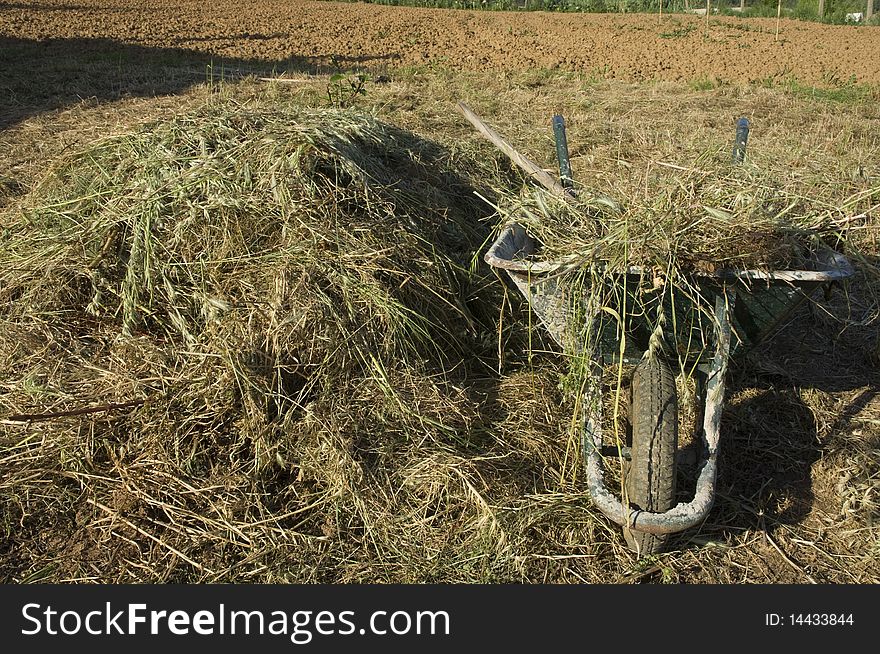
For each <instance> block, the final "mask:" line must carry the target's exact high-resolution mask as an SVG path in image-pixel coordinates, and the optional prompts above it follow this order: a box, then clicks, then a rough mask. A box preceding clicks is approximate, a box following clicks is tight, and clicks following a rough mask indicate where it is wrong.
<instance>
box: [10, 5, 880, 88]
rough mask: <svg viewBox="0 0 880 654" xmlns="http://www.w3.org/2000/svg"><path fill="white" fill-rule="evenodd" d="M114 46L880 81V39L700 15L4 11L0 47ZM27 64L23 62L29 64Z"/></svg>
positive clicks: (879, 31) (852, 30) (649, 74)
mask: <svg viewBox="0 0 880 654" xmlns="http://www.w3.org/2000/svg"><path fill="white" fill-rule="evenodd" d="M3 36H6V37H13V38H18V39H28V40H45V39H59V38H64V39H74V38H75V39H112V40H114V41H119V42H121V43H125V44H127V45H137V46H141V47H149V48H163V49H165V48H174V49H185V50H191V51H196V52H200V53H204V54H210V55H214V56H219V57H223V58H226V59H238V60H246V61H249V62H252V63H256V62H287V63H288V64H290V63H297V64H302V65H304V67H306V68H308V67H313V66H315V65H320V64H321V63H326V62H328V61H329V60H330V59H331V58H334V57H335V58H336V59H337V61H339V62H345V63H347V64H349V65H358V64H360V65H365V66H376V65H383V64H392V65H413V64H415V65H418V64H426V63H435V64H440V65H445V66H450V67H456V68H465V69H470V70H476V69H486V68H489V69H517V70H522V69H532V68H554V67H560V68H563V69H572V70H579V71H586V72H595V73H596V74H597V75H598V76H601V77H606V78H617V79H625V80H630V81H640V80H646V79H664V80H688V79H695V78H696V79H701V78H706V79H718V80H724V81H736V82H748V81H758V80H764V79H767V78H771V77H778V76H787V75H792V76H794V77H796V78H798V79H799V80H801V81H803V82H808V83H811V84H816V85H822V84H831V83H836V82H839V81H840V80H848V79H850V78H854V79H855V80H856V81H858V82H870V83H876V82H880V68H878V67H877V65H876V59H874V60H872V58H871V57H870V56H868V53H871V52H874V53H876V52H880V28H876V27H856V26H828V25H819V24H815V23H809V22H800V21H783V22H782V29H781V33H780V36H779V40H778V41H776V39H775V21H774V20H772V19H750V20H743V19H739V18H721V17H713V18H711V20H710V23H709V26H708V31H707V27H706V24H705V20H704V19H702V18H700V17H697V16H676V15H673V16H666V17H664V18H663V20H662V22H659V21H658V18H657V17H656V16H649V15H615V14H596V15H583V14H557V13H545V12H535V13H506V12H470V11H452V10H432V9H414V8H405V7H385V6H375V5H370V4H344V3H334V2H322V1H314V0H290V1H287V2H282V1H279V0H249V1H247V2H239V1H233V0H217V1H215V2H202V0H179V1H178V0H175V1H174V2H172V1H170V0H146V1H143V0H75V1H74V2H67V1H65V0H42V1H39V2H30V1H27V0H24V1H13V2H9V1H3V2H0V37H3ZM22 63H23V64H25V65H26V62H22Z"/></svg>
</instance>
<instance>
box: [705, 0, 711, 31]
mask: <svg viewBox="0 0 880 654" xmlns="http://www.w3.org/2000/svg"><path fill="white" fill-rule="evenodd" d="M711 6H712V0H706V36H709V9H710V8H711Z"/></svg>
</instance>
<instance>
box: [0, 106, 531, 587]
mask: <svg viewBox="0 0 880 654" xmlns="http://www.w3.org/2000/svg"><path fill="white" fill-rule="evenodd" d="M454 158H455V157H453V156H452V155H450V154H449V153H448V152H447V151H445V150H443V149H442V148H440V147H438V146H437V145H434V144H432V143H430V142H428V141H425V140H423V139H421V138H419V137H417V136H415V135H413V134H411V133H408V132H404V131H401V130H399V129H396V128H394V127H391V126H389V125H386V124H383V123H381V122H379V121H377V120H375V119H373V118H371V117H369V116H365V115H360V114H355V113H350V112H346V111H314V112H309V111H303V110H297V111H279V110H275V109H271V108H267V107H266V106H242V105H239V104H236V103H233V102H229V103H225V104H220V105H216V106H208V107H206V108H203V109H200V110H198V111H196V112H194V113H191V114H188V115H184V116H181V117H179V118H177V119H175V120H173V121H170V122H166V123H159V124H152V125H148V126H145V127H144V128H142V129H140V130H139V131H137V132H136V133H134V134H130V135H125V136H121V137H113V138H109V139H107V140H104V141H101V142H98V143H96V144H94V145H92V146H91V147H89V148H88V149H86V150H85V151H83V152H81V153H78V154H75V155H73V156H69V157H67V158H65V159H64V160H63V161H62V162H61V163H60V164H59V165H57V166H56V167H55V169H54V170H52V171H51V172H50V174H49V175H48V176H47V177H46V179H45V180H44V181H43V182H42V184H41V185H40V186H39V187H38V188H37V189H36V190H35V192H34V193H33V194H32V196H31V197H30V198H29V200H28V204H27V206H25V207H22V208H21V210H20V211H19V212H15V213H14V214H12V213H10V214H8V215H7V220H6V224H5V225H4V230H3V233H2V242H0V253H2V254H0V257H2V261H0V306H2V307H3V309H2V313H0V407H2V408H0V411H2V413H0V419H3V420H4V425H5V430H6V435H5V436H4V442H3V445H4V457H3V461H2V464H0V465H2V478H3V482H2V507H0V511H2V529H3V530H4V541H5V542H6V545H4V552H3V557H4V561H5V562H6V563H5V567H6V569H5V571H4V575H3V576H4V577H5V578H7V579H14V580H18V581H20V580H23V579H28V580H33V579H39V578H43V577H49V578H52V579H102V580H109V581H113V580H120V581H134V580H139V581H156V580H162V581H167V580H177V581H182V580H196V579H198V580H226V581H230V580H236V579H250V578H258V579H260V580H263V581H279V580H287V581H356V580H372V581H377V580H383V579H384V580H419V579H421V580H425V579H446V580H451V579H455V578H456V577H458V578H461V579H468V578H471V576H470V575H473V574H474V573H476V574H477V575H478V576H480V577H484V578H485V577H488V576H490V575H491V572H489V571H490V570H491V569H492V567H493V566H494V565H496V561H497V558H498V554H499V552H500V551H501V550H502V549H503V547H504V537H503V533H502V531H501V529H500V527H499V525H498V522H497V520H496V519H495V518H494V515H493V512H492V510H491V509H490V507H489V503H488V502H487V501H486V499H485V498H484V497H483V495H482V494H481V493H484V492H485V490H486V487H487V486H486V485H487V483H488V481H489V480H487V479H484V478H483V477H482V476H481V475H480V473H479V471H478V468H477V466H478V464H477V461H478V460H479V457H476V458H475V454H480V453H483V454H485V453H486V452H485V450H484V449H482V445H481V441H482V440H485V432H486V427H485V425H484V424H483V423H485V422H486V421H487V420H488V419H489V418H487V415H488V413H492V414H493V417H492V419H493V420H496V421H497V423H498V433H499V434H501V435H502V437H501V438H500V439H499V440H498V441H497V447H498V448H499V450H506V451H507V452H508V453H509V452H511V451H515V448H511V447H510V443H505V442H504V440H503V434H504V432H505V427H504V421H505V420H511V421H514V422H517V423H521V422H522V421H523V417H522V416H521V415H520V413H519V412H518V411H516V410H513V409H511V410H509V411H507V412H506V413H504V412H503V401H502V402H496V401H495V400H494V399H493V400H492V402H491V407H490V410H489V411H488V412H487V410H486V405H487V402H488V400H487V398H489V397H490V393H489V390H488V389H491V390H492V393H491V395H492V397H493V398H494V397H495V396H496V395H497V394H499V393H501V391H499V386H500V384H499V383H498V381H497V378H496V377H495V376H494V375H493V374H492V371H491V370H490V369H489V366H487V365H486V364H485V363H484V358H489V359H491V357H492V355H493V354H494V351H495V347H496V344H495V343H494V342H493V335H494V331H493V329H494V328H493V327H491V325H492V322H493V319H494V316H495V314H496V313H497V310H498V309H497V306H498V304H497V296H496V295H495V290H494V289H495V288H496V286H495V283H494V281H492V280H480V279H478V278H476V277H474V276H473V274H472V273H471V272H470V271H469V266H470V265H471V262H472V258H473V257H474V256H475V252H476V251H477V250H478V249H479V247H480V245H481V244H482V243H483V242H484V241H485V238H486V234H485V233H482V230H483V228H482V227H481V226H480V223H479V221H478V219H479V218H480V217H481V216H482V215H483V214H485V205H481V203H480V201H479V200H478V199H477V198H476V197H475V195H474V193H473V188H472V187H471V186H470V181H469V180H468V179H465V178H463V177H462V176H461V173H460V172H455V171H461V170H467V168H468V166H474V165H476V164H474V163H473V162H472V161H471V162H468V161H453V159H454ZM474 284H487V285H488V290H486V289H484V290H482V297H483V298H488V300H489V301H488V302H487V301H486V299H483V300H477V299H475V297H474V296H473V293H472V291H473V286H474ZM487 312H488V313H487ZM485 325H490V327H489V329H488V331H487V330H485V329H484V326H485ZM481 357H483V358H481ZM515 385H516V383H515V381H513V382H507V386H510V387H513V386H515ZM532 390H533V392H534V389H532ZM514 392H516V391H514ZM113 404H115V405H122V406H116V407H115V408H112V407H111V406H110V405H113ZM496 406H497V407H500V408H497V409H496V408H495V407H496ZM82 409H85V410H86V411H89V412H88V413H79V411H80V410H82ZM92 410H94V411H93V412H92ZM499 412H502V413H501V416H500V417H498V416H497V415H496V414H498V413H499ZM65 413H69V414H70V415H65ZM532 419H533V416H531V415H530V416H529V420H532ZM536 422H537V424H538V425H540V424H541V421H540V420H537V421H536ZM531 432H532V433H534V429H532V430H531ZM488 458H489V459H493V458H497V457H496V455H495V454H494V453H489V454H488ZM517 465H520V464H517ZM535 465H538V463H537V462H536V464H535ZM494 469H497V470H500V471H501V472H500V473H499V474H501V475H502V477H503V476H505V473H504V470H505V466H501V465H496V466H494ZM538 474H541V473H540V472H539V473H538ZM531 479H532V477H531V476H530V475H529V476H527V477H526V481H527V482H529V480H531ZM507 483H510V482H507ZM521 493H522V489H516V490H514V491H513V493H512V494H513V496H519V495H520V494H521ZM59 552H60V556H59V555H58V553H59ZM48 553H52V555H51V556H50V557H49V559H48V560H43V559H42V557H45V556H48ZM462 561H470V564H469V565H467V566H464V567H462V566H461V562H462ZM377 566H378V567H377ZM509 572H510V571H508V574H509Z"/></svg>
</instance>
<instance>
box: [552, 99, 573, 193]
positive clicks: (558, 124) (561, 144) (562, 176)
mask: <svg viewBox="0 0 880 654" xmlns="http://www.w3.org/2000/svg"><path fill="white" fill-rule="evenodd" d="M553 137H554V139H555V141H556V158H557V159H558V160H559V181H560V183H561V184H562V188H564V189H571V188H572V187H573V186H574V180H573V178H572V176H571V160H570V159H569V155H568V139H567V138H566V136H565V119H564V118H563V117H562V116H560V115H559V114H556V115H555V116H553Z"/></svg>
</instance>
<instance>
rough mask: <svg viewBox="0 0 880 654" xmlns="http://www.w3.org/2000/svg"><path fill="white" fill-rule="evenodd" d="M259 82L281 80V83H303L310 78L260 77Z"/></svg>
mask: <svg viewBox="0 0 880 654" xmlns="http://www.w3.org/2000/svg"><path fill="white" fill-rule="evenodd" d="M260 81H261V82H281V83H282V84H304V83H305V82H308V81H310V80H308V79H305V78H300V77H261V78H260Z"/></svg>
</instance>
